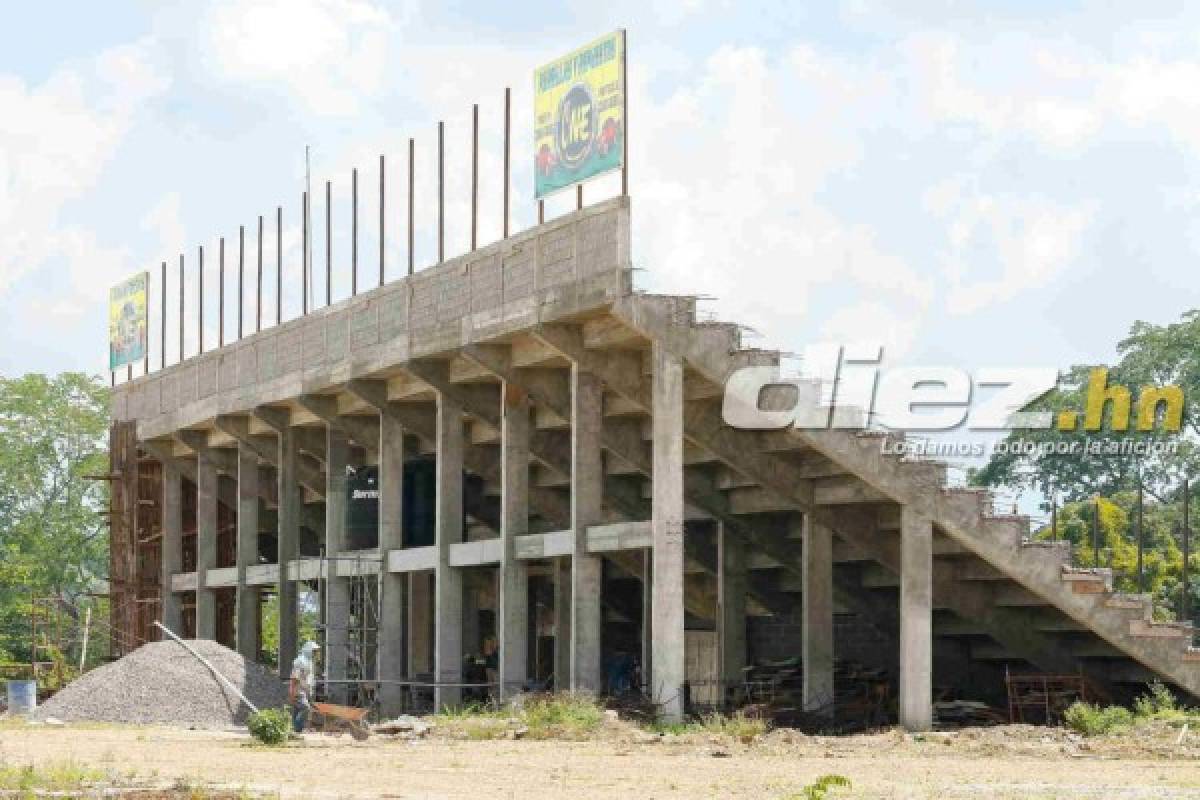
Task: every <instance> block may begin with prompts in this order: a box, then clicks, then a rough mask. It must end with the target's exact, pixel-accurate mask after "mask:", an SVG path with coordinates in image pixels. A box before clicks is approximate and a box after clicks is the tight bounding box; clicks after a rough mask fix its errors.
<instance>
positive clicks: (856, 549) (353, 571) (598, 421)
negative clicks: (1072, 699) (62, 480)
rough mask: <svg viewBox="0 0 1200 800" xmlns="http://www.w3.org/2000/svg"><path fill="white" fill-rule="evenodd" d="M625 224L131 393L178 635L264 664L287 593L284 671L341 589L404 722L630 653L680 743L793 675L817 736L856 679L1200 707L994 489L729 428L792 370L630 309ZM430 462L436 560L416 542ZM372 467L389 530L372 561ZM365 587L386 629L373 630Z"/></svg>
mask: <svg viewBox="0 0 1200 800" xmlns="http://www.w3.org/2000/svg"><path fill="white" fill-rule="evenodd" d="M629 213H630V212H629V200H628V198H618V199H615V200H611V201H606V202H604V203H601V204H598V205H595V206H593V207H590V208H587V209H584V210H580V211H577V212H575V213H573V214H569V215H567V216H565V217H562V218H559V219H556V220H553V221H551V222H548V223H546V224H544V225H540V226H538V227H536V228H534V229H531V230H528V231H525V232H523V233H520V234H517V235H515V236H512V237H510V238H508V239H505V240H503V241H501V242H499V243H497V244H495V245H492V246H489V247H486V248H482V249H479V250H477V251H474V252H471V253H469V254H467V255H465V256H462V257H460V258H457V259H454V260H451V261H447V262H445V263H443V264H440V265H437V266H435V267H432V268H429V269H427V270H424V271H422V272H419V273H417V274H416V275H413V276H411V277H408V278H406V279H403V280H399V281H395V282H392V283H388V284H386V285H384V286H382V287H380V288H378V289H375V290H373V291H370V292H367V293H364V294H360V295H358V296H356V297H353V298H351V299H349V300H346V301H344V302H341V303H337V304H335V305H333V306H330V307H328V308H324V309H320V310H317V311H315V312H311V313H309V314H308V315H306V316H303V317H301V318H299V319H295V320H292V321H288V322H284V323H283V324H281V325H279V326H277V327H274V328H271V329H268V330H264V331H262V332H261V333H256V334H254V335H251V336H249V337H247V338H245V339H242V340H240V341H238V342H236V343H233V344H230V345H227V346H225V347H223V348H221V349H219V350H216V351H213V352H208V353H204V354H202V355H200V356H198V357H195V358H191V359H188V360H186V361H184V362H183V363H181V364H178V365H175V366H171V367H168V368H166V369H164V370H163V371H161V372H157V373H153V374H151V375H149V376H147V377H143V378H138V379H136V380H133V381H131V382H129V383H126V384H122V385H120V386H118V387H116V389H115V393H114V402H113V414H114V418H115V420H116V422H117V424H118V426H124V430H126V431H128V436H130V437H134V436H135V437H136V443H137V446H138V447H139V448H140V449H141V451H142V453H143V454H144V456H145V457H146V458H145V460H147V461H150V462H153V463H154V464H155V468H156V469H157V468H159V466H158V465H161V475H162V480H161V491H160V496H157V497H150V498H142V499H143V500H145V502H146V504H147V505H148V506H150V507H152V508H154V509H157V512H158V514H157V516H156V517H155V516H154V515H150V516H151V517H153V519H151V520H150V521H149V522H145V521H142V522H138V523H134V524H141V525H143V526H144V525H151V526H154V525H157V527H158V530H159V532H160V533H161V537H160V540H161V557H160V563H159V564H157V565H153V566H149V567H144V569H149V570H151V571H152V572H153V573H154V574H153V575H152V579H151V580H152V581H153V582H155V583H157V584H158V585H159V586H160V594H159V595H158V598H157V601H155V600H154V598H153V597H150V600H151V602H157V605H156V606H154V609H155V610H157V611H158V613H159V614H161V617H162V618H163V619H164V620H165V621H166V623H167V624H168V626H173V627H176V628H183V629H184V630H185V631H186V632H187V633H189V634H191V635H194V636H200V637H214V638H223V639H227V640H228V641H229V643H230V644H233V645H236V647H237V648H238V650H240V651H241V652H243V653H244V654H246V655H250V656H254V655H257V653H258V652H259V639H260V633H261V631H260V626H261V617H260V612H259V609H260V598H261V595H262V593H263V592H264V591H268V592H275V593H277V594H278V596H279V598H280V601H281V602H280V606H279V608H280V613H279V622H278V625H279V630H278V637H279V661H280V663H281V664H282V665H284V667H283V670H282V673H283V674H286V671H287V665H288V664H289V663H290V661H291V659H292V657H293V655H294V654H295V652H296V649H297V633H296V631H297V596H298V590H297V587H298V586H299V585H300V584H301V583H305V584H307V585H310V586H320V591H321V592H322V593H323V596H324V597H325V598H327V599H329V600H331V602H328V603H325V604H323V605H322V608H324V609H327V611H326V616H330V617H337V618H336V619H335V618H330V619H325V620H324V624H325V625H326V628H325V630H326V631H327V632H328V637H329V644H330V645H331V646H329V647H327V650H328V652H327V653H326V658H327V659H329V660H330V663H329V664H328V673H327V674H328V678H329V680H330V681H334V682H336V681H338V680H341V679H342V678H343V676H347V675H349V674H352V673H353V674H358V675H361V676H363V677H367V678H371V679H373V680H375V681H377V684H378V686H379V702H380V705H381V707H382V710H383V712H384V713H391V712H392V711H394V710H396V709H398V708H400V707H401V706H402V705H403V704H404V703H405V702H407V701H408V699H409V697H410V695H411V691H412V687H413V686H414V685H416V686H422V687H424V686H428V687H431V688H432V689H433V693H434V697H433V702H435V703H436V704H437V705H439V706H441V705H443V704H454V703H456V702H458V701H459V700H460V696H461V690H462V686H461V684H463V683H464V682H465V681H464V680H463V657H464V654H466V653H472V652H476V651H477V650H478V649H479V640H480V638H481V637H482V636H484V635H486V634H487V633H491V632H494V634H495V636H496V637H497V638H498V641H499V651H500V658H499V681H500V691H501V693H509V692H512V691H515V690H517V689H519V688H520V687H521V686H523V685H525V684H526V683H527V682H529V681H531V680H540V679H543V678H545V677H546V676H548V675H550V674H552V675H553V676H554V678H555V682H556V685H557V686H558V687H560V688H571V689H574V690H581V691H596V692H603V691H606V689H608V688H609V687H608V677H607V674H606V669H605V665H606V664H607V663H609V661H610V660H611V658H612V656H613V654H614V653H616V652H618V651H619V652H621V653H634V654H635V655H636V657H637V658H638V660H639V661H640V663H641V664H642V669H643V673H644V677H645V685H646V688H647V690H648V692H649V693H650V694H651V696H652V697H653V698H654V700H655V701H656V702H657V703H658V704H659V706H660V708H661V710H662V713H663V714H664V715H665V716H666V717H667V718H668V719H677V718H679V717H680V716H681V715H682V714H683V713H684V706H685V692H686V691H687V690H686V689H685V684H686V685H687V686H688V688H690V690H691V692H692V693H693V695H695V694H696V693H697V692H698V691H699V690H700V687H703V686H705V685H707V684H712V685H715V686H717V687H721V688H724V687H727V686H730V685H734V684H736V683H737V682H738V681H739V680H740V679H741V674H742V669H743V667H744V666H745V665H746V663H747V660H748V659H749V658H759V659H761V658H771V657H774V656H778V655H782V654H785V653H786V652H788V651H791V652H794V653H796V654H800V655H802V657H803V667H804V688H803V692H804V703H805V705H806V706H807V707H808V708H809V709H811V710H812V711H814V712H820V711H821V710H822V709H828V707H829V705H830V701H831V699H832V697H833V693H834V688H835V687H834V669H835V656H837V657H838V658H842V657H845V656H847V655H850V656H853V657H855V658H859V659H864V660H866V659H872V658H873V659H876V660H877V661H879V662H881V663H882V664H883V665H884V666H886V667H887V668H888V670H889V672H890V673H891V675H892V677H893V680H894V683H895V686H896V688H897V690H898V704H897V709H898V716H899V720H900V722H901V723H902V724H903V725H905V726H906V727H908V728H910V729H914V730H919V729H924V728H927V727H929V726H930V724H931V714H932V712H931V707H932V700H933V697H934V688H935V686H938V687H941V686H947V687H954V688H958V689H959V690H960V691H962V692H964V693H967V694H968V695H975V696H980V695H982V696H989V693H990V696H991V697H995V695H996V693H997V692H998V691H1002V687H1003V679H1002V675H1003V668H1004V667H1005V666H1011V667H1013V668H1017V669H1023V670H1027V671H1028V670H1045V671H1048V672H1054V673H1075V672H1079V671H1082V672H1083V673H1085V674H1086V675H1088V676H1089V677H1091V678H1092V679H1093V680H1095V681H1096V682H1097V683H1098V684H1100V685H1102V686H1105V687H1107V688H1108V689H1110V690H1116V689H1119V688H1120V686H1121V685H1124V684H1140V683H1143V682H1145V681H1147V680H1150V679H1151V678H1153V677H1154V676H1158V677H1161V678H1163V679H1165V680H1167V681H1169V682H1171V683H1173V684H1175V685H1177V686H1179V687H1181V688H1183V689H1185V690H1187V691H1188V692H1191V693H1193V694H1196V693H1197V692H1200V669H1198V666H1200V653H1197V652H1195V651H1193V650H1192V649H1191V648H1190V644H1191V634H1190V629H1188V628H1185V627H1184V626H1180V625H1174V624H1160V623H1155V622H1152V621H1151V619H1150V600H1149V598H1148V597H1142V596H1130V595H1120V594H1114V593H1113V592H1112V591H1111V577H1110V576H1109V575H1108V574H1107V573H1105V572H1103V571H1086V572H1078V571H1074V570H1071V569H1070V568H1069V567H1068V566H1067V561H1068V555H1069V554H1068V550H1067V548H1068V546H1069V545H1068V544H1067V543H1053V544H1051V543H1044V542H1031V541H1029V540H1028V532H1029V531H1028V521H1027V520H1026V519H1024V518H1019V517H1013V516H1003V515H997V514H995V513H994V512H993V509H992V508H991V505H990V498H989V496H988V495H987V493H985V492H982V491H976V490H969V489H953V488H947V487H946V486H945V469H944V467H943V465H940V464H938V463H935V462H930V461H921V460H908V459H902V458H900V457H897V456H893V455H886V454H884V453H883V452H882V449H881V447H880V443H881V437H882V436H883V434H878V433H874V432H861V431H852V430H818V431H812V430H796V429H788V430H781V431H770V432H759V431H746V430H736V429H733V428H730V427H728V426H727V425H725V424H724V423H723V421H722V417H721V398H722V391H723V385H724V382H725V379H726V377H727V376H728V375H729V374H730V373H731V371H732V370H734V369H735V368H737V367H740V366H743V365H747V364H774V363H777V362H778V357H779V356H778V354H777V353H775V352H771V351H764V350H760V349H747V348H744V347H743V346H742V344H741V341H740V329H739V327H738V326H736V325H733V324H725V323H716V322H703V321H699V320H697V318H696V314H695V302H694V300H693V299H691V298H687V297H668V296H654V295H649V294H644V293H638V292H635V291H634V290H633V288H632V285H631V270H630V267H631V261H630V234H629V230H630V229H629ZM748 291H753V289H748ZM416 461H421V462H422V463H424V464H426V465H428V466H429V469H430V470H432V484H431V489H430V494H429V495H425V496H427V497H432V509H431V513H432V521H431V525H432V529H433V536H432V541H431V542H429V543H424V544H422V543H418V542H415V541H414V539H413V537H411V536H410V535H409V533H410V532H408V531H406V530H405V520H406V519H407V518H408V517H407V516H406V513H405V512H406V509H405V508H404V507H403V504H404V502H405V501H406V499H407V500H412V498H416V497H418V496H419V494H420V493H414V492H412V491H406V489H408V488H409V487H406V476H411V475H415V474H416V473H411V474H410V471H409V470H407V469H406V466H411V465H412V464H413V463H415V462H416ZM362 466H374V467H375V468H376V469H377V475H378V530H377V532H376V535H375V536H374V538H373V540H369V541H357V542H352V541H350V540H349V539H348V537H347V533H346V517H347V515H346V496H347V495H346V480H347V475H348V474H349V473H348V470H351V469H355V468H360V467H362ZM414 480H415V479H414ZM189 495H190V496H191V497H192V499H191V500H189V499H188V496H189ZM123 502H133V503H135V504H136V503H137V502H138V500H137V498H133V499H132V500H129V499H128V498H126V500H125V501H123ZM413 502H424V501H423V500H413ZM155 520H157V521H155ZM413 524H415V523H413ZM185 529H186V530H187V531H189V532H190V531H191V530H194V531H195V535H194V537H191V536H187V537H185V535H184V533H185ZM222 535H225V536H226V537H227V539H226V541H228V542H230V543H231V544H232V545H233V546H232V547H228V546H226V547H221V546H219V538H220V536H222ZM135 538H136V537H135ZM185 539H192V540H193V541H194V545H192V544H186V546H185ZM364 578H366V580H364ZM352 581H356V582H357V583H355V584H354V585H356V586H358V587H360V588H358V589H354V588H353V586H352V583H351V582H352ZM142 583H146V581H145V580H143V581H142ZM362 587H367V589H366V590H369V591H370V592H372V593H373V595H372V598H373V602H374V603H375V604H376V608H377V614H376V616H375V619H374V622H373V623H372V624H371V625H369V626H368V625H366V624H365V623H364V622H363V621H362V620H359V621H358V622H355V621H354V620H352V619H350V617H351V616H353V615H355V614H357V615H359V616H360V617H361V616H362V611H361V609H362V602H361V599H357V600H356V596H359V597H360V596H361V595H362V594H363V592H364V591H365V590H364V588H362ZM143 596H144V597H145V593H144V595H143ZM332 600H336V602H332ZM118 605H119V604H118ZM339 609H340V610H339ZM356 609H357V610H356ZM185 610H186V614H185ZM356 624H357V625H358V626H359V628H360V629H365V628H367V627H371V628H375V629H376V630H375V631H374V633H373V634H372V638H371V641H370V645H369V647H366V648H360V649H359V650H358V651H357V652H359V653H360V654H361V653H369V654H370V655H369V657H368V660H369V661H370V662H371V663H366V664H362V663H360V664H352V663H348V661H349V659H347V658H346V657H345V656H344V655H343V653H345V652H346V650H345V648H343V647H342V646H341V645H342V643H341V642H340V640H337V637H338V636H344V635H348V634H346V633H345V632H346V631H352V630H354V629H355V625H356ZM339 631H340V632H341V633H339ZM693 640H695V641H696V642H699V643H700V644H695V645H694V644H693ZM551 642H552V644H550V643H551ZM339 685H344V684H337V683H331V684H330V690H331V692H333V691H337V687H338V686H339ZM720 698H721V695H720V694H718V695H717V697H716V700H717V702H719V700H720Z"/></svg>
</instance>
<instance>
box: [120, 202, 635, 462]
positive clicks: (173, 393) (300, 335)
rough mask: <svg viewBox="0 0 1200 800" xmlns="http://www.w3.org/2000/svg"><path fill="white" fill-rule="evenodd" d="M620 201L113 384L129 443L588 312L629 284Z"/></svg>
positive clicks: (624, 206)
mask: <svg viewBox="0 0 1200 800" xmlns="http://www.w3.org/2000/svg"><path fill="white" fill-rule="evenodd" d="M629 268H630V256H629V198H616V199H614V200H610V201H607V202H604V203H599V204H597V205H595V206H592V207H590V208H587V209H584V210H583V211H579V212H576V213H573V214H568V215H566V216H564V217H562V218H561V219H559V220H552V221H551V222H548V223H546V224H545V225H542V226H539V227H538V228H535V229H532V230H530V231H526V232H524V233H519V234H516V235H515V236H512V237H510V238H508V239H506V240H504V241H502V242H497V243H496V244H494V245H490V246H488V247H485V248H482V249H480V250H477V251H475V252H474V253H469V254H467V255H464V256H460V257H458V258H455V259H452V260H450V261H447V262H445V263H443V264H441V265H438V266H436V267H430V268H428V269H425V270H422V271H421V272H418V273H417V274H415V275H413V276H411V277H407V278H404V279H401V280H397V281H393V282H391V283H389V284H386V285H385V286H382V287H380V288H377V289H374V290H372V291H369V292H365V293H363V294H360V295H358V296H357V297H353V298H350V299H348V300H344V301H342V302H340V303H337V304H335V305H332V306H329V307H328V308H323V309H319V310H317V311H313V312H310V313H309V314H308V315H307V316H305V317H301V318H298V319H294V320H290V321H287V322H284V323H283V324H282V325H279V326H276V327H273V328H269V329H267V330H264V331H262V332H261V333H257V334H254V335H252V336H249V337H246V338H245V339H242V340H241V341H240V342H236V343H234V344H230V345H227V346H225V347H224V348H222V349H220V350H215V351H212V352H209V353H205V354H202V355H200V356H197V357H193V358H189V359H188V360H186V361H184V362H183V363H182V364H177V365H175V366H171V367H168V368H167V369H165V370H161V371H159V372H156V373H152V374H151V375H149V376H146V377H141V378H137V379H136V380H134V381H131V382H129V383H125V384H121V385H119V386H117V387H116V389H115V390H114V392H113V402H112V415H113V418H114V419H115V420H137V423H138V438H139V439H140V440H146V439H152V438H155V437H159V436H165V435H167V434H170V433H173V432H174V431H176V430H179V429H181V428H185V427H188V426H190V425H195V424H199V423H202V422H205V421H207V420H211V419H213V418H215V417H216V416H217V415H218V414H229V413H239V412H242V413H244V412H247V411H249V410H251V409H253V408H254V407H255V406H258V405H263V404H267V403H273V402H282V401H284V400H287V399H290V398H293V397H296V396H297V395H299V394H302V393H305V392H309V391H313V390H317V389H321V388H324V387H327V386H330V385H333V384H338V383H344V382H345V381H347V380H349V379H351V378H354V377H359V376H363V375H366V374H368V373H370V372H372V371H375V370H379V369H382V368H384V367H388V366H393V365H396V364H400V363H403V362H405V361H408V360H410V359H413V358H419V357H423V356H430V355H435V354H438V353H442V352H446V351H448V350H451V349H454V348H457V347H460V346H462V345H464V344H468V343H470V342H472V341H475V340H478V339H483V338H487V337H492V336H495V335H497V334H501V333H504V332H506V331H509V330H513V331H515V330H520V329H524V328H528V327H529V326H531V325H535V324H537V323H538V322H541V321H545V320H548V319H555V318H558V317H559V316H565V315H567V314H570V313H574V312H577V311H581V310H585V309H587V308H595V307H599V306H601V305H604V304H605V303H607V302H611V301H612V300H614V299H615V298H617V297H619V296H622V295H624V294H628V293H629V291H630V277H629V275H630V273H629Z"/></svg>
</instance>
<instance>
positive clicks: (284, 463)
mask: <svg viewBox="0 0 1200 800" xmlns="http://www.w3.org/2000/svg"><path fill="white" fill-rule="evenodd" d="M299 458H300V452H299V449H298V448H297V446H296V435H295V433H294V432H293V431H292V430H291V429H290V428H287V429H285V430H283V431H281V432H280V433H279V467H278V470H277V476H278V480H279V491H278V497H279V512H278V519H279V523H278V524H279V527H278V539H279V584H278V588H279V594H278V597H279V677H280V678H282V679H283V680H287V679H288V678H289V677H291V674H292V662H293V661H294V660H295V659H296V654H297V652H299V644H298V642H297V639H298V638H299V635H300V634H299V627H298V619H297V607H296V606H297V587H296V582H295V581H294V580H292V577H291V575H290V574H289V570H288V564H289V562H292V561H295V560H296V558H297V557H298V556H299V548H300V513H301V507H300V506H301V504H302V502H303V499H304V498H303V495H302V493H301V491H300V483H299V481H298V480H297V479H296V469H297V462H298V460H299Z"/></svg>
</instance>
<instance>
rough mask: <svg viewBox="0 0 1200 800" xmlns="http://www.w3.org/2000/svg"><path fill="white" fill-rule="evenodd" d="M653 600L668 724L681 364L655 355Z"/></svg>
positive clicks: (676, 641) (678, 594) (679, 529)
mask: <svg viewBox="0 0 1200 800" xmlns="http://www.w3.org/2000/svg"><path fill="white" fill-rule="evenodd" d="M653 362H654V364H653V365H654V378H653V390H652V393H651V397H652V400H653V411H654V448H653V449H654V479H653V484H654V486H653V493H652V504H653V522H652V530H653V543H654V598H653V615H652V626H651V636H652V644H653V647H654V671H653V673H652V678H651V684H650V687H651V698H652V699H653V700H654V702H655V703H657V704H658V706H659V709H660V711H661V713H662V716H663V718H664V719H665V720H666V721H667V722H679V721H681V720H682V719H683V713H684V707H683V706H684V703H683V683H684V680H685V679H686V649H685V641H684V611H683V590H684V587H683V510H684V509H683V362H682V361H681V360H680V359H679V357H678V356H676V355H674V354H672V353H669V352H667V350H666V349H665V348H663V346H662V345H661V344H659V343H658V342H655V343H654V349H653Z"/></svg>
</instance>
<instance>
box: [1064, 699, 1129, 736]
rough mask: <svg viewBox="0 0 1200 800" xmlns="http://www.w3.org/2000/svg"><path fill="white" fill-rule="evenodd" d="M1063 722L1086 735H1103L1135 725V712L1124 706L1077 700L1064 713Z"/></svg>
mask: <svg viewBox="0 0 1200 800" xmlns="http://www.w3.org/2000/svg"><path fill="white" fill-rule="evenodd" d="M1063 722H1065V723H1066V725H1067V727H1068V728H1070V729H1071V730H1073V731H1075V732H1076V733H1081V734H1083V735H1084V736H1101V735H1103V734H1106V733H1113V732H1116V731H1119V730H1122V729H1124V728H1128V727H1130V726H1132V725H1133V722H1134V719H1133V713H1132V712H1130V710H1129V709H1127V708H1124V707H1122V706H1108V707H1107V708H1102V707H1100V706H1094V705H1091V704H1090V703H1081V702H1076V703H1073V704H1071V707H1070V708H1068V709H1067V710H1066V713H1064V714H1063Z"/></svg>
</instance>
